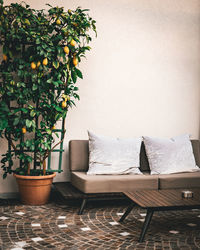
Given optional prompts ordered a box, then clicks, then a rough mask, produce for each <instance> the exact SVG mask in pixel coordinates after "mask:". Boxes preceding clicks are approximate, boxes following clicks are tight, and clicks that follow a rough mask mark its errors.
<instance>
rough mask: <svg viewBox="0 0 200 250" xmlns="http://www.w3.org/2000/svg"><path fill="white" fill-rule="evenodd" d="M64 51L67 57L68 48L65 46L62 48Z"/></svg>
mask: <svg viewBox="0 0 200 250" xmlns="http://www.w3.org/2000/svg"><path fill="white" fill-rule="evenodd" d="M64 51H65V53H66V54H67V55H68V54H69V48H68V47H67V46H65V47H64Z"/></svg>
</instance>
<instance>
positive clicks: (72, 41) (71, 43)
mask: <svg viewBox="0 0 200 250" xmlns="http://www.w3.org/2000/svg"><path fill="white" fill-rule="evenodd" d="M70 45H71V46H73V47H74V46H75V45H76V41H74V39H72V40H71V42H70Z"/></svg>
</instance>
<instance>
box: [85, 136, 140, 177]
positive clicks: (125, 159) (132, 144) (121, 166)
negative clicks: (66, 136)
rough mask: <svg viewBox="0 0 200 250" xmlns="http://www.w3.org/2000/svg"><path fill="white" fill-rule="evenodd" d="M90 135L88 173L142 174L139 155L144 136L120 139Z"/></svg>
mask: <svg viewBox="0 0 200 250" xmlns="http://www.w3.org/2000/svg"><path fill="white" fill-rule="evenodd" d="M88 135H89V170H88V172H87V174H88V175H98V174H142V173H141V172H140V170H139V155H140V147H141V142H142V138H141V137H138V138H132V139H119V138H110V137H106V136H98V135H95V134H93V133H91V132H88Z"/></svg>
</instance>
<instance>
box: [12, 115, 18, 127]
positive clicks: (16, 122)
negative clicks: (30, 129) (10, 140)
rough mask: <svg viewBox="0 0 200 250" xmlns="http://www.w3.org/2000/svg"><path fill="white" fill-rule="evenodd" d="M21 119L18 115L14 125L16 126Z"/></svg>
mask: <svg viewBox="0 0 200 250" xmlns="http://www.w3.org/2000/svg"><path fill="white" fill-rule="evenodd" d="M19 121H20V117H16V118H15V120H14V122H13V126H16V125H17V124H18V123H19Z"/></svg>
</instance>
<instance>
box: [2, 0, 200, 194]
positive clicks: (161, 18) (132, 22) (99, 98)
mask: <svg viewBox="0 0 200 250" xmlns="http://www.w3.org/2000/svg"><path fill="white" fill-rule="evenodd" d="M10 2H12V1H5V3H7V4H9V3H10ZM19 2H21V1H19ZM46 2H48V3H50V4H52V5H58V6H64V7H65V8H66V9H68V8H71V9H73V8H75V7H77V6H81V7H83V8H89V9H90V10H91V15H92V16H93V17H94V18H95V19H96V20H97V30H98V38H97V39H94V41H93V43H92V44H91V47H92V48H93V49H92V51H91V52H90V53H89V54H88V56H87V60H85V61H84V62H83V63H82V64H81V65H80V69H81V70H82V71H83V74H84V80H82V81H80V83H79V86H80V96H81V101H80V102H77V107H76V108H74V109H73V110H70V111H69V115H68V119H67V135H66V139H65V143H64V147H65V149H66V151H65V153H64V157H63V169H64V173H63V174H60V175H58V176H57V178H56V181H64V180H66V179H69V174H68V165H67V156H68V153H67V146H68V141H69V140H70V139H80V138H81V139H83V138H87V129H90V130H92V131H94V132H96V133H100V134H105V135H114V136H134V135H152V136H174V135H179V134H182V133H190V134H191V135H192V137H193V138H198V137H199V119H200V109H199V107H200V105H199V104H200V1H199V0H189V1H188V0H176V1H174V0H123V1H122V0H109V1H108V0H73V1H72V0H68V1H67V0H65V1H61V0H56V1H55V0H54V1H52V0H48V1H41V0H40V1H39V0H34V1H33V0H31V1H27V3H29V4H30V5H31V7H33V8H45V4H44V3H46ZM0 150H1V148H0ZM53 163H54V164H55V165H56V164H57V157H56V156H54V157H53ZM15 190H16V186H15V184H14V181H13V178H12V177H10V178H9V179H8V180H6V181H1V182H0V192H1V193H3V192H15Z"/></svg>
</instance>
